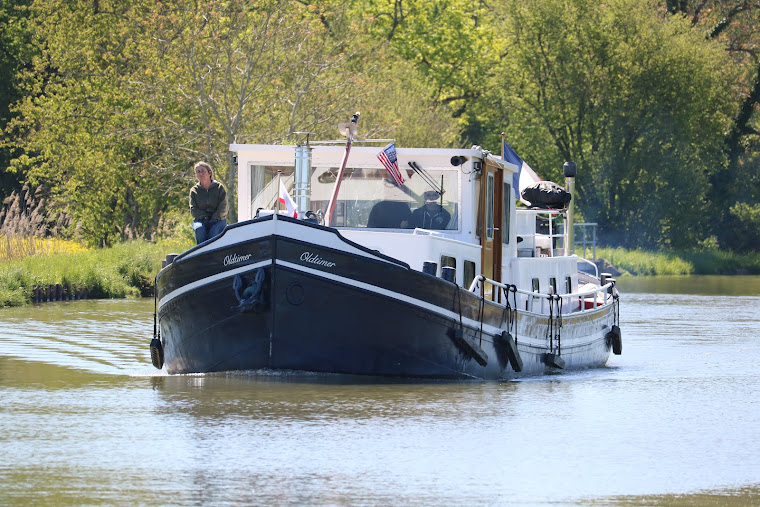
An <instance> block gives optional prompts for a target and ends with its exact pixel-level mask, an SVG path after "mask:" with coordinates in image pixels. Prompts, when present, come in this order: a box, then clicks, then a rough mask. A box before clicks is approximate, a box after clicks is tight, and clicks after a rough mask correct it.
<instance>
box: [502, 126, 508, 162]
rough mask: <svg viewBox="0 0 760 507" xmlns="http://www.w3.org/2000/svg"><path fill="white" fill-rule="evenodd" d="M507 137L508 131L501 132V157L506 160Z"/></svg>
mask: <svg viewBox="0 0 760 507" xmlns="http://www.w3.org/2000/svg"><path fill="white" fill-rule="evenodd" d="M506 137H507V133H506V132H502V133H501V159H502V160H504V139H505V138H506Z"/></svg>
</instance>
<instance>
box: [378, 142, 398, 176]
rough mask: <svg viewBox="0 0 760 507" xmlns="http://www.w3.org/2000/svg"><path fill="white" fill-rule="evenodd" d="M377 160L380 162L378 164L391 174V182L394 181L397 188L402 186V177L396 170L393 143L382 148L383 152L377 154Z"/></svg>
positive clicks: (396, 164) (396, 161)
mask: <svg viewBox="0 0 760 507" xmlns="http://www.w3.org/2000/svg"><path fill="white" fill-rule="evenodd" d="M377 158H378V159H379V160H380V163H381V164H383V167H385V168H386V169H387V170H388V172H389V173H390V174H391V178H393V181H395V182H396V184H397V185H398V186H402V185H403V184H404V177H403V176H402V175H401V171H399V169H398V159H397V158H396V145H395V144H394V143H390V144H388V146H386V147H385V148H383V151H381V152H380V153H378V154H377Z"/></svg>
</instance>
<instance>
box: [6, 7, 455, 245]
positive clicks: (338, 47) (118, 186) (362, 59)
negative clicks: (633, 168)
mask: <svg viewBox="0 0 760 507" xmlns="http://www.w3.org/2000/svg"><path fill="white" fill-rule="evenodd" d="M349 7H351V5H350V4H344V3H343V2H337V1H335V2H332V1H317V2H297V3H292V2H286V1H284V0H268V1H265V2H255V3H252V2H238V1H231V0H207V1H189V0H177V1H172V2H167V3H156V2H151V1H148V0H130V1H125V2H116V1H105V0H100V1H98V2H94V3H93V2H86V1H82V0H72V1H64V0H51V1H41V0H40V1H38V2H35V3H34V4H33V10H32V12H33V14H34V15H33V25H32V26H33V33H34V34H35V40H34V43H35V44H36V45H37V46H38V47H40V48H41V54H40V55H39V57H38V58H37V59H35V61H34V65H33V66H32V67H31V68H30V69H29V70H28V71H27V72H26V73H25V80H24V83H25V86H26V88H25V93H26V96H25V98H24V99H23V100H22V101H20V102H19V103H18V105H17V110H18V112H19V117H18V118H17V119H16V120H15V122H14V123H13V125H12V128H13V129H14V130H15V132H16V133H17V137H16V143H17V146H18V148H19V149H20V150H22V153H21V155H19V156H18V157H16V159H15V160H14V165H15V167H17V168H19V169H20V170H22V171H23V172H24V174H26V175H28V177H29V178H31V179H33V180H35V181H44V182H46V183H48V184H49V185H50V186H51V187H52V188H53V191H54V194H55V197H56V198H57V200H58V202H60V203H63V204H64V205H66V206H67V207H68V209H69V211H70V212H71V213H72V214H73V215H74V216H75V218H76V220H77V222H78V224H79V225H80V231H81V233H82V234H83V236H84V237H85V238H87V239H88V240H89V241H90V242H92V243H97V244H109V243H112V242H114V241H116V240H119V239H121V238H128V237H135V236H143V237H151V236H152V235H153V234H154V233H155V231H156V229H157V228H158V227H159V225H160V223H161V220H162V217H164V216H166V215H167V214H170V213H172V212H175V213H176V211H178V210H186V209H187V191H188V189H189V186H190V184H191V183H192V181H193V179H192V174H191V173H190V171H189V169H190V168H191V167H192V164H193V163H194V162H195V161H197V160H199V159H203V160H206V161H208V162H210V163H212V165H213V166H214V167H215V169H216V175H217V177H218V178H219V179H220V180H222V181H223V182H224V183H225V184H226V186H227V187H228V195H230V196H231V197H232V198H233V199H234V196H235V190H236V185H235V176H236V167H235V166H234V164H233V161H232V157H231V153H230V151H229V145H230V144H231V143H234V142H237V143H245V142H259V143H270V142H274V143H278V142H292V133H293V132H295V131H312V132H316V134H317V137H322V138H324V137H328V138H334V137H335V125H336V123H337V122H338V121H345V119H346V118H347V117H348V115H349V114H350V113H351V112H353V111H354V110H355V109H356V108H357V104H359V106H360V107H361V108H363V107H365V106H366V109H365V110H364V111H363V113H365V114H364V115H363V118H367V119H368V120H372V121H371V123H369V122H368V123H364V124H366V125H374V126H375V127H374V128H373V129H368V130H372V131H374V132H381V133H384V132H389V131H392V130H395V131H396V133H397V134H398V135H399V136H400V137H399V139H408V140H410V141H413V142H418V143H420V144H424V143H427V144H428V145H430V144H432V140H433V139H436V140H441V138H443V139H444V140H445V141H446V142H454V141H453V140H454V139H455V138H456V132H457V131H456V129H452V128H448V129H447V128H444V127H443V124H444V122H443V121H442V118H444V117H446V115H447V114H448V109H447V108H446V107H445V106H438V107H436V106H433V105H431V101H430V99H428V98H427V97H428V96H430V95H431V88H430V87H429V86H426V85H425V84H424V83H422V84H420V83H419V82H418V80H417V79H415V73H416V72H418V71H417V70H416V69H413V68H411V67H410V66H409V65H406V64H402V65H399V69H402V71H403V72H404V73H405V74H404V75H403V76H401V78H400V79H398V80H393V81H392V82H389V81H388V77H387V76H388V72H387V71H388V70H389V69H393V67H394V66H393V65H392V61H389V60H385V59H384V57H383V59H380V60H378V59H376V57H377V56H378V55H385V54H387V53H388V50H387V45H388V43H387V42H386V41H385V40H373V39H372V38H371V37H368V36H367V35H366V34H365V31H364V22H365V21H364V19H363V18H353V17H352V15H351V12H352V11H351V10H350V9H349ZM404 107H409V108H415V107H416V108H418V109H420V110H421V111H422V113H421V114H420V115H418V120H419V121H418V122H417V123H415V124H411V123H410V124H403V125H401V128H397V127H398V126H399V125H398V117H399V116H401V114H400V113H401V112H402V111H403V108H404ZM394 111H395V112H397V113H398V115H394ZM366 113H369V115H367V114H366ZM232 210H233V212H232V214H231V215H232V216H231V218H232V220H233V221H234V211H235V207H234V201H233V203H232Z"/></svg>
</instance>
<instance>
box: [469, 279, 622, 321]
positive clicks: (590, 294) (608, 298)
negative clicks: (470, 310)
mask: <svg viewBox="0 0 760 507" xmlns="http://www.w3.org/2000/svg"><path fill="white" fill-rule="evenodd" d="M486 284H489V285H491V286H493V287H499V288H500V289H501V291H499V292H502V293H503V294H499V297H496V298H493V299H494V300H495V301H496V302H497V303H499V304H502V305H503V306H506V304H507V302H508V301H509V300H510V299H509V293H510V292H512V293H513V297H512V301H514V302H515V304H516V305H518V306H520V308H523V307H524V309H525V310H526V311H528V312H531V313H539V314H548V313H550V311H551V309H552V303H553V302H555V301H556V302H558V303H559V308H560V311H562V309H568V312H573V313H578V312H580V313H582V312H586V311H590V310H593V309H595V308H597V307H599V306H604V305H606V304H609V303H611V302H612V301H614V296H613V295H614V293H615V288H614V287H615V281H614V280H613V281H610V282H609V283H606V284H604V285H599V286H596V287H594V288H592V289H587V290H584V291H578V292H573V293H571V294H543V293H541V292H532V291H527V290H523V289H518V288H517V286H515V285H510V284H504V283H501V282H497V281H496V280H491V279H490V278H487V277H485V276H483V275H480V276H476V277H475V279H474V280H473V281H472V284H470V288H469V291H470V292H476V293H477V292H480V294H481V296H483V295H484V293H485V286H486ZM493 292H495V291H492V293H493ZM502 296H503V299H504V302H502ZM518 299H519V303H518Z"/></svg>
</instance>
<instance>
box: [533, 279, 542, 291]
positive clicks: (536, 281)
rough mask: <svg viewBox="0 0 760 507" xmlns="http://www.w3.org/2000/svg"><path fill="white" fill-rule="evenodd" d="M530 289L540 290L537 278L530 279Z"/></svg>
mask: <svg viewBox="0 0 760 507" xmlns="http://www.w3.org/2000/svg"><path fill="white" fill-rule="evenodd" d="M530 285H531V289H530V290H532V291H533V292H541V288H540V284H539V283H538V278H534V279H533V280H531V283H530Z"/></svg>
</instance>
